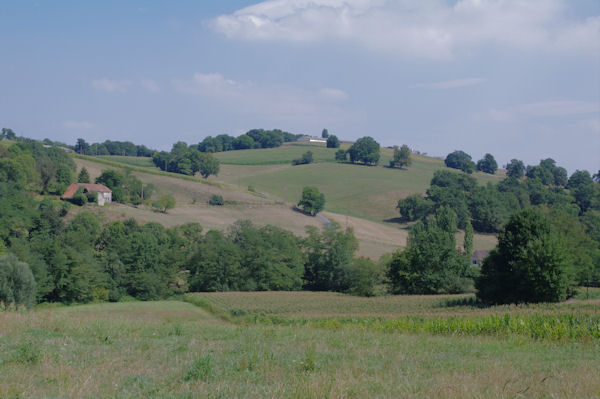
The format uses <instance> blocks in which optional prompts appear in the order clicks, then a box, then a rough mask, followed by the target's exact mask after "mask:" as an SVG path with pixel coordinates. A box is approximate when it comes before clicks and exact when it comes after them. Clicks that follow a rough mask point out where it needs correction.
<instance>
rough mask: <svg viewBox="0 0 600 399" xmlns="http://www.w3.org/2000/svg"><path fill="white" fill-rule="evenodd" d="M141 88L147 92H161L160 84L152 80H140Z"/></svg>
mask: <svg viewBox="0 0 600 399" xmlns="http://www.w3.org/2000/svg"><path fill="white" fill-rule="evenodd" d="M140 86H142V87H143V88H144V89H145V90H146V91H147V92H150V93H157V92H158V91H160V89H159V87H158V84H157V83H156V82H155V81H154V80H151V79H142V80H140Z"/></svg>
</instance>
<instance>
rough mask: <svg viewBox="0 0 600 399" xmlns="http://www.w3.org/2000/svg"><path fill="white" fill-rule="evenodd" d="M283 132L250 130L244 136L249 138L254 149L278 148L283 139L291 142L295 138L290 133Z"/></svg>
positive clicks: (276, 130) (277, 130)
mask: <svg viewBox="0 0 600 399" xmlns="http://www.w3.org/2000/svg"><path fill="white" fill-rule="evenodd" d="M286 133H287V132H283V131H281V130H279V129H274V130H264V129H252V130H250V131H248V132H246V135H248V136H250V137H251V138H252V139H253V140H254V143H255V147H254V148H274V147H279V146H280V145H281V144H283V142H284V139H285V138H287V140H286V141H291V140H290V139H291V138H292V137H296V136H294V135H293V134H291V133H287V134H286Z"/></svg>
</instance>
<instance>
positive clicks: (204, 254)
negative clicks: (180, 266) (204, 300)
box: [190, 230, 245, 291]
mask: <svg viewBox="0 0 600 399" xmlns="http://www.w3.org/2000/svg"><path fill="white" fill-rule="evenodd" d="M241 260H242V259H241V251H240V248H239V247H238V246H236V245H235V244H234V243H233V242H232V241H231V240H230V239H229V238H227V237H225V236H224V235H223V234H222V233H221V232H218V231H215V230H210V231H209V232H208V233H206V236H205V237H204V239H203V240H202V241H201V243H200V245H199V247H198V250H197V252H196V253H195V254H194V256H193V257H192V258H191V260H190V272H191V275H190V290H192V291H236V290H240V289H242V288H244V286H245V285H244V282H243V281H242V277H243V274H242V270H241Z"/></svg>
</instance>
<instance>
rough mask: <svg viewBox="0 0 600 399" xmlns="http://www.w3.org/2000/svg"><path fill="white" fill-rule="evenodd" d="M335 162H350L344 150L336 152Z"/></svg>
mask: <svg viewBox="0 0 600 399" xmlns="http://www.w3.org/2000/svg"><path fill="white" fill-rule="evenodd" d="M335 160H336V161H338V162H346V161H347V160H348V154H347V153H346V151H344V150H337V151H336V152H335Z"/></svg>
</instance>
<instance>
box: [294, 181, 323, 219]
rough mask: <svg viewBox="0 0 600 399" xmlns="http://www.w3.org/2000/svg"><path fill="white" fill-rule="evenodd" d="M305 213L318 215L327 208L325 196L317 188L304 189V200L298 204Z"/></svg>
mask: <svg viewBox="0 0 600 399" xmlns="http://www.w3.org/2000/svg"><path fill="white" fill-rule="evenodd" d="M298 206H299V207H301V208H302V209H303V210H304V212H307V213H310V214H311V215H316V214H317V213H319V212H321V211H322V210H323V207H324V206H325V194H323V193H321V192H319V190H318V189H317V188H316V187H310V186H309V187H304V189H303V190H302V199H300V202H298Z"/></svg>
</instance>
